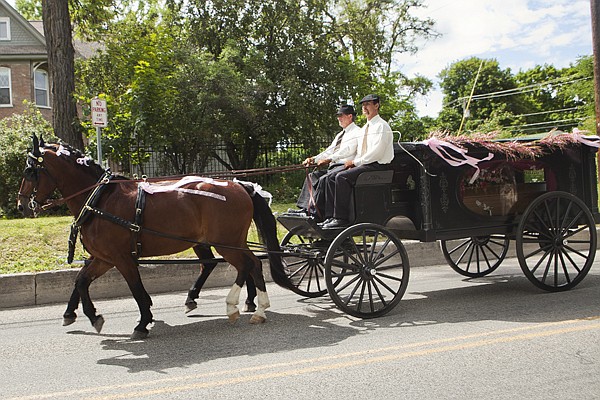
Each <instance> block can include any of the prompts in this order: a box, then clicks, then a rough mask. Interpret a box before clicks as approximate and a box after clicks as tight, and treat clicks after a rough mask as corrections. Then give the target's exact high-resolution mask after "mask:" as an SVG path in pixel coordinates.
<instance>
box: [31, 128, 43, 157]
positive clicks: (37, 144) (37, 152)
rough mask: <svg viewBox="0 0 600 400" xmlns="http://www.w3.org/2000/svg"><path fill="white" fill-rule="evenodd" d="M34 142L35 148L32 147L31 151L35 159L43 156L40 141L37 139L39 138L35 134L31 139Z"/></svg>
mask: <svg viewBox="0 0 600 400" xmlns="http://www.w3.org/2000/svg"><path fill="white" fill-rule="evenodd" d="M31 139H32V142H33V146H32V148H31V149H32V150H31V154H33V155H34V157H38V156H41V155H42V153H40V141H39V139H38V138H37V136H36V135H35V133H34V134H33V136H32V137H31Z"/></svg>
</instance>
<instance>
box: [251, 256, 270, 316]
mask: <svg viewBox="0 0 600 400" xmlns="http://www.w3.org/2000/svg"><path fill="white" fill-rule="evenodd" d="M252 256H253V259H254V260H253V261H254V262H253V267H252V269H251V270H250V277H251V278H252V280H253V281H254V282H255V284H256V286H255V290H256V295H257V301H256V302H257V308H256V311H255V312H254V314H252V318H250V323H251V324H261V323H263V322H265V321H266V320H267V315H266V314H265V310H266V309H267V308H269V307H270V306H271V303H270V301H269V296H268V295H267V285H266V283H265V278H264V276H263V272H262V263H261V262H260V260H259V259H258V258H256V256H254V255H252Z"/></svg>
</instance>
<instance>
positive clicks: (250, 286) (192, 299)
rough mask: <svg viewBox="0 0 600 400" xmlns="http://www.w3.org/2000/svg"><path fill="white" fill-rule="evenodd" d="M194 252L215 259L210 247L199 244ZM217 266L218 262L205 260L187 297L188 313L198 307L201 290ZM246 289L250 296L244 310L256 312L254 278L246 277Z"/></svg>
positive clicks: (201, 256) (206, 258) (186, 306)
mask: <svg viewBox="0 0 600 400" xmlns="http://www.w3.org/2000/svg"><path fill="white" fill-rule="evenodd" d="M194 252H195V253H196V255H197V256H198V258H200V259H201V260H210V259H214V258H215V255H214V254H213V252H212V250H211V249H210V247H207V246H204V245H198V246H195V247H194ZM216 266H217V262H216V261H215V262H204V263H202V266H201V271H200V275H199V276H198V279H196V282H194V284H193V285H192V287H191V288H190V290H189V291H188V295H187V298H186V299H185V312H186V314H187V313H189V312H190V311H192V310H195V309H196V308H197V307H198V303H196V299H197V298H198V297H199V295H200V290H202V287H203V286H204V284H205V283H206V280H207V279H208V276H209V275H210V274H211V273H212V271H213V270H214V269H215V267H216ZM246 291H247V292H248V297H247V298H246V302H245V306H244V311H245V312H254V311H256V304H254V299H255V298H256V286H255V285H254V281H253V280H252V278H250V277H248V278H247V279H246Z"/></svg>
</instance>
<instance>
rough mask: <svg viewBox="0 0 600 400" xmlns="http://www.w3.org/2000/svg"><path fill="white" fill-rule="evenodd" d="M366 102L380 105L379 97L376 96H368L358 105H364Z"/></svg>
mask: <svg viewBox="0 0 600 400" xmlns="http://www.w3.org/2000/svg"><path fill="white" fill-rule="evenodd" d="M365 101H374V102H375V103H379V96H377V95H376V94H368V95H366V96H365V97H363V98H362V100H361V101H359V102H358V103H359V104H362V103H364V102H365Z"/></svg>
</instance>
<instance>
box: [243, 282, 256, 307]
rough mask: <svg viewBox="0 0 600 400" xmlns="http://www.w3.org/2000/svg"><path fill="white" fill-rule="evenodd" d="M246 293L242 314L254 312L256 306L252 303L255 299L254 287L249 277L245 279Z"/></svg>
mask: <svg viewBox="0 0 600 400" xmlns="http://www.w3.org/2000/svg"><path fill="white" fill-rule="evenodd" d="M246 291H247V292H248V297H247V298H246V302H245V303H246V304H245V306H244V312H255V311H256V304H255V303H254V299H256V285H255V284H254V280H253V279H252V277H250V276H248V278H246Z"/></svg>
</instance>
